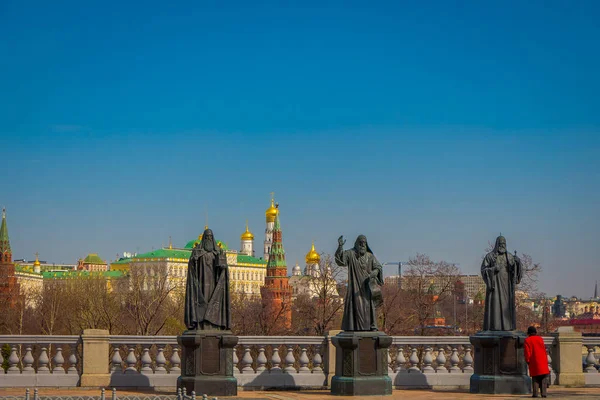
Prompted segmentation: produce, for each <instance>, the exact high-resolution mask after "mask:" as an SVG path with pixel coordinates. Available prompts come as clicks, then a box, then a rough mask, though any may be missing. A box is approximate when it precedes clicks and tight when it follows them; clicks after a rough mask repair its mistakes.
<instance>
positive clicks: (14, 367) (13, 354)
mask: <svg viewBox="0 0 600 400" xmlns="http://www.w3.org/2000/svg"><path fill="white" fill-rule="evenodd" d="M6 373H7V374H20V373H21V370H20V369H19V355H18V354H17V345H16V344H13V345H11V347H10V356H8V370H7V371H6Z"/></svg>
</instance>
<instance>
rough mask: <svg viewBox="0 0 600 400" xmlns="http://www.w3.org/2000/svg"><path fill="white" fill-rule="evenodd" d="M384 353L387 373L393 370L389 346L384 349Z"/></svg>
mask: <svg viewBox="0 0 600 400" xmlns="http://www.w3.org/2000/svg"><path fill="white" fill-rule="evenodd" d="M386 350H387V351H386V353H387V366H388V375H389V374H391V373H393V372H394V370H393V369H392V356H391V355H390V348H389V347H388V348H387V349H386Z"/></svg>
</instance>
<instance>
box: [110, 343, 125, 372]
mask: <svg viewBox="0 0 600 400" xmlns="http://www.w3.org/2000/svg"><path fill="white" fill-rule="evenodd" d="M111 364H112V366H111V368H110V370H111V371H112V372H122V371H123V366H122V364H123V359H122V358H121V352H120V351H119V345H117V344H115V345H113V356H112V360H111Z"/></svg>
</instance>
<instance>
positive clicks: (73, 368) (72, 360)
mask: <svg viewBox="0 0 600 400" xmlns="http://www.w3.org/2000/svg"><path fill="white" fill-rule="evenodd" d="M70 348H71V354H69V369H68V370H67V373H68V374H76V373H77V344H72V345H71V347H70Z"/></svg>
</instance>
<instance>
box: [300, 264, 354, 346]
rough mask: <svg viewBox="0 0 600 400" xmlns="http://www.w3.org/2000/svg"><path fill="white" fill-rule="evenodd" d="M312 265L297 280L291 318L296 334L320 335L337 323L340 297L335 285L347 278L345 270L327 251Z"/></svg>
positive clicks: (339, 316)
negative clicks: (315, 264) (307, 272)
mask: <svg viewBox="0 0 600 400" xmlns="http://www.w3.org/2000/svg"><path fill="white" fill-rule="evenodd" d="M316 268H317V269H316V270H313V271H309V274H308V275H305V276H302V277H301V279H300V281H299V282H298V288H297V291H298V295H297V297H296V300H295V301H294V307H293V318H292V320H293V331H294V332H295V333H296V334H299V335H303V334H312V335H324V334H325V333H326V332H327V331H329V330H331V329H338V327H339V326H340V325H341V318H342V313H343V310H344V300H343V297H342V296H341V295H340V293H339V287H340V284H341V283H342V282H344V281H345V280H346V279H347V276H348V273H347V269H346V268H344V267H340V266H338V265H337V264H335V262H334V260H333V257H332V256H331V255H329V254H322V255H321V262H320V263H319V264H318V266H317V267H316Z"/></svg>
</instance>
